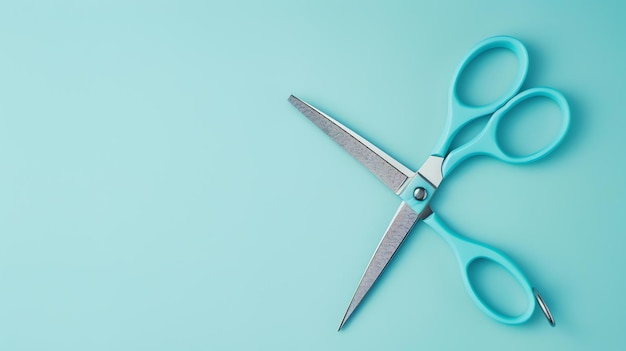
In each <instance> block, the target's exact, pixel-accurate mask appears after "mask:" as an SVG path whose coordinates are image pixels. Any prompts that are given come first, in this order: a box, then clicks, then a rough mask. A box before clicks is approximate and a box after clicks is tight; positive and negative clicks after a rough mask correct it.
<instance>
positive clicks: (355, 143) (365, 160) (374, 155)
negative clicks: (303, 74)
mask: <svg viewBox="0 0 626 351" xmlns="http://www.w3.org/2000/svg"><path fill="white" fill-rule="evenodd" d="M288 101H289V102H290V103H291V104H292V105H293V106H294V107H295V108H297V109H298V110H299V111H300V112H302V114H303V115H305V116H306V117H307V118H308V119H310V120H311V122H313V123H314V124H315V125H316V126H318V127H319V128H320V129H321V130H322V131H324V133H326V134H327V135H328V136H330V137H331V138H332V139H333V140H334V141H336V142H337V144H339V145H340V146H341V147H343V148H344V150H346V151H348V153H350V155H352V157H354V158H355V159H357V160H358V161H359V162H361V164H363V165H364V166H365V167H367V169H369V170H370V171H371V172H372V173H373V174H374V175H375V176H376V177H378V179H380V180H381V181H382V182H383V183H385V185H387V186H388V187H389V188H390V189H391V190H393V192H395V193H396V194H399V192H400V189H402V185H404V183H405V182H406V181H407V179H409V178H411V177H412V176H413V175H414V174H415V173H414V172H412V171H411V170H410V169H408V168H407V167H405V166H404V165H402V164H401V163H400V162H398V161H396V160H395V159H394V158H393V157H391V156H389V155H387V154H386V153H385V152H384V151H382V150H380V149H379V148H377V147H376V146H374V145H373V144H372V143H370V142H369V141H367V140H365V139H364V138H363V137H361V136H360V135H358V134H357V133H355V132H354V131H352V130H350V129H349V128H348V127H346V126H344V125H343V124H341V123H339V122H337V121H336V120H334V119H333V118H331V117H329V116H328V115H326V114H324V113H323V112H321V111H319V110H318V109H316V108H315V107H313V106H311V105H309V104H307V103H306V102H304V101H302V100H300V99H298V98H297V97H295V96H293V95H291V96H290V97H289V99H288Z"/></svg>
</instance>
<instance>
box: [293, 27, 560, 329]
mask: <svg viewBox="0 0 626 351" xmlns="http://www.w3.org/2000/svg"><path fill="white" fill-rule="evenodd" d="M494 48H502V49H506V50H509V51H511V52H513V54H515V56H516V57H517V60H518V70H517V73H516V76H515V79H514V81H513V83H512V84H511V86H510V87H509V89H508V90H507V91H506V92H505V93H504V94H502V96H500V97H499V98H498V99H495V101H493V102H491V103H488V104H486V105H481V106H474V105H471V104H467V103H465V102H464V101H462V100H461V99H460V98H459V94H458V82H459V77H460V76H461V74H462V73H463V71H464V70H465V69H466V68H467V66H468V64H469V63H471V62H472V61H473V60H474V59H475V58H476V57H478V56H479V55H481V54H483V53H484V52H486V51H487V50H490V49H494ZM527 71H528V52H527V51H526V48H525V47H524V45H523V44H522V43H521V42H520V41H519V40H517V39H515V38H513V37H509V36H496V37H491V38H487V39H485V40H483V41H481V42H479V43H478V44H476V46H474V47H473V48H472V49H471V50H470V51H469V53H468V54H467V56H466V57H465V59H464V60H463V61H462V62H461V64H460V65H459V66H458V68H457V71H456V75H455V77H454V79H453V81H452V85H451V89H450V99H449V108H448V117H447V122H446V125H445V127H444V130H443V133H442V135H441V137H440V139H439V142H438V143H437V145H436V146H435V148H434V149H433V151H432V152H431V154H430V156H429V157H428V158H427V159H426V161H425V162H424V163H423V165H422V166H421V167H420V168H419V170H418V171H417V172H413V171H411V170H410V169H409V168H407V167H405V166H404V165H402V164H401V163H400V162H398V161H396V160H395V159H393V158H392V157H391V156H389V155H388V154H386V153H385V152H383V151H382V150H380V149H379V148H377V147H376V146H375V145H373V144H372V143H370V142H368V141H367V140H366V139H365V138H363V137H361V136H360V135H358V134H357V133H355V132H354V131H352V130H350V129H349V128H347V127H346V126H344V125H342V124H341V123H339V122H338V121H336V120H335V119H333V118H331V117H329V116H328V115H326V114H324V113H323V112H321V111H320V110H318V109H316V108H315V107H313V106H311V105H309V104H308V103H306V102H304V101H302V100H300V99H298V98H296V97H295V96H293V95H291V96H290V97H289V99H288V101H289V102H290V103H291V104H292V105H293V106H294V107H296V108H297V109H298V110H299V111H300V112H301V113H302V114H304V115H305V116H306V117H307V118H308V119H309V120H311V121H312V122H313V123H314V124H315V125H317V127H319V128H320V129H322V131H324V132H325V133H326V134H327V135H328V136H330V137H331V138H332V139H333V140H335V141H336V142H337V143H338V144H339V145H340V146H341V147H343V148H344V149H345V150H346V151H347V152H348V153H350V154H351V155H352V156H353V157H354V158H356V159H357V160H358V161H359V162H360V163H362V164H363V165H364V166H365V167H366V168H368V169H369V170H370V171H371V172H372V173H373V174H374V175H375V176H376V177H378V178H379V179H380V180H381V181H382V182H383V183H384V184H385V185H387V187H389V188H390V189H391V190H392V191H393V192H395V193H396V194H397V195H398V196H399V197H400V199H402V203H401V205H400V207H399V208H398V210H397V212H396V214H395V216H394V218H393V219H392V221H391V223H390V224H389V227H388V228H387V230H386V232H385V234H384V236H383V238H382V240H381V241H380V243H379V245H378V247H377V248H376V250H375V252H374V255H373V257H372V259H371V260H370V262H369V264H368V266H367V269H366V270H365V273H364V274H363V277H362V278H361V281H360V282H359V285H358V287H357V289H356V292H355V293H354V296H353V298H352V301H351V302H350V305H349V306H348V309H347V311H346V313H345V315H344V317H343V319H342V321H341V324H340V326H339V330H341V328H342V327H343V326H344V324H345V323H346V321H347V320H348V318H350V316H351V315H352V313H353V312H354V310H355V309H356V308H357V306H358V305H359V303H361V301H362V300H363V298H364V297H365V295H366V294H367V292H368V291H369V290H370V289H371V287H372V286H373V284H374V283H375V282H376V280H377V279H378V277H379V276H380V275H381V274H382V272H383V270H384V269H385V267H386V266H387V264H388V263H389V261H390V260H391V259H392V258H393V256H394V254H395V253H396V251H397V250H398V248H399V247H400V245H401V244H402V242H403V241H404V239H405V238H406V236H407V235H408V234H409V232H410V231H411V229H412V228H413V226H415V224H416V223H417V222H418V221H422V222H424V223H426V224H427V225H428V226H430V227H431V228H432V229H433V230H434V231H435V232H436V233H437V234H439V235H440V236H441V237H442V238H443V239H444V240H445V241H446V242H447V243H448V245H449V246H450V247H451V248H452V250H453V251H454V254H455V255H456V257H457V260H458V263H459V266H460V269H461V275H462V277H463V282H464V285H465V288H466V290H467V293H468V294H469V296H470V297H471V299H472V301H473V302H474V303H475V304H476V306H478V308H479V309H480V310H481V311H482V312H483V313H484V314H486V315H487V316H489V317H491V318H493V319H494V320H496V321H498V322H502V323H505V324H520V323H523V322H526V321H527V320H528V319H529V318H530V317H531V316H532V314H533V312H534V310H535V309H536V307H537V306H539V308H540V309H541V311H542V312H543V314H544V315H545V316H546V318H547V320H548V322H549V323H550V325H551V326H554V325H555V322H554V318H553V317H552V314H551V312H550V310H549V308H548V306H547V305H546V303H545V302H544V300H543V298H542V297H541V295H540V294H539V292H538V291H537V290H536V289H534V288H533V287H532V285H531V284H530V283H529V281H528V279H527V278H526V276H525V275H524V273H523V272H522V271H521V270H520V269H519V267H518V266H517V265H516V264H515V263H514V262H513V261H512V260H511V259H510V258H509V257H507V256H506V255H505V254H504V253H503V252H501V251H499V250H497V249H495V248H493V247H491V246H489V245H487V244H483V243H480V242H478V241H475V240H471V239H468V238H464V237H463V236H461V235H459V234H457V233H456V232H455V231H453V230H452V229H451V228H450V227H448V226H447V225H446V224H445V222H444V221H443V220H442V219H441V217H439V216H438V215H437V214H436V213H434V212H433V209H432V208H431V206H430V201H431V200H432V198H433V197H434V196H435V194H436V192H437V189H438V188H439V187H440V185H441V183H442V182H443V181H444V180H445V179H446V178H447V177H448V176H449V175H450V173H451V172H452V171H453V170H454V169H455V168H456V167H457V166H458V165H459V164H461V163H462V162H464V161H466V160H467V159H469V158H471V157H472V156H478V155H487V156H491V157H494V158H496V159H499V160H501V161H503V162H508V163H512V164H523V163H528V162H531V161H536V160H538V159H541V158H542V157H544V156H546V155H547V154H548V153H549V152H551V151H552V150H554V148H555V147H557V146H558V145H559V143H560V142H561V140H562V139H563V138H564V136H565V134H566V132H567V130H568V127H569V123H570V111H569V105H568V103H567V100H566V99H565V97H563V95H562V94H561V93H559V92H558V91H556V90H554V89H551V88H545V87H544V88H532V89H528V90H525V91H522V92H519V90H520V88H521V86H522V83H523V82H524V80H525V78H526V73H527ZM518 92H519V93H518ZM533 98H547V99H550V100H552V101H553V102H554V103H556V105H557V106H558V107H559V109H560V112H561V117H562V123H561V127H560V129H559V131H558V132H557V134H556V136H555V137H554V139H553V140H551V141H550V142H549V143H548V144H547V145H545V146H543V148H541V149H539V150H537V151H535V152H532V153H530V154H527V155H514V154H511V153H508V152H506V151H505V150H504V149H503V148H502V145H501V143H500V140H499V139H498V135H497V130H498V126H499V125H500V122H501V121H502V120H503V118H505V117H506V116H507V113H508V112H509V111H511V110H512V109H513V108H514V107H515V106H517V105H518V104H520V103H522V102H524V101H527V100H529V99H533ZM483 116H489V117H488V118H489V119H488V122H487V123H486V125H485V126H484V128H483V129H482V130H481V131H480V132H479V133H478V134H477V135H476V136H475V137H474V138H473V139H471V140H470V141H468V142H466V143H465V144H463V145H460V146H458V147H456V148H452V147H451V144H452V140H453V139H454V137H455V136H456V135H457V134H458V133H459V131H460V130H462V129H463V128H464V127H465V126H467V124H468V123H469V122H471V121H473V120H475V119H477V118H480V117H483ZM478 259H486V260H490V261H492V262H494V263H496V264H499V265H500V266H501V267H502V268H504V269H505V271H506V272H508V273H509V274H510V275H511V276H512V277H513V278H514V279H515V280H516V281H517V282H518V283H519V284H520V286H521V287H522V289H523V290H524V294H525V296H526V300H527V306H528V307H527V308H526V310H525V311H524V312H522V313H521V314H519V315H508V314H504V313H501V312H500V311H498V310H496V309H494V308H492V307H491V306H489V304H487V303H486V301H484V300H483V299H482V298H481V297H480V295H479V294H478V293H477V291H476V290H475V289H474V286H473V285H472V281H471V279H470V275H469V274H468V273H469V267H470V265H471V264H472V263H473V262H475V261H476V260H478Z"/></svg>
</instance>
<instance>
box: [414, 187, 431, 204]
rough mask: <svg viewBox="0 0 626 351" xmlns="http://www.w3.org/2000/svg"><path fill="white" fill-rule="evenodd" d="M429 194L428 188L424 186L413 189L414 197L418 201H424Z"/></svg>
mask: <svg viewBox="0 0 626 351" xmlns="http://www.w3.org/2000/svg"><path fill="white" fill-rule="evenodd" d="M427 196H428V193H427V192H426V189H424V188H422V187H421V186H420V187H418V188H415V191H413V197H414V198H415V200H417V201H424V200H425V199H426V197H427Z"/></svg>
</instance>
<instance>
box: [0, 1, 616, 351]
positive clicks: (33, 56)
mask: <svg viewBox="0 0 626 351" xmlns="http://www.w3.org/2000/svg"><path fill="white" fill-rule="evenodd" d="M624 15H625V8H624V6H623V5H622V4H621V3H620V2H618V1H603V2H593V3H592V2H590V1H524V2H508V1H440V2H436V3H435V2H432V1H384V2H383V1H378V2H376V1H342V2H340V3H338V2H336V1H307V2H292V1H271V2H255V1H247V2H244V1H231V2H225V1H219V2H217V1H84V2H80V1H57V2H54V3H53V2H46V1H20V2H15V1H4V2H2V3H1V4H0V349H2V350H7V351H9V350H65V351H69V350H173V349H177V350H227V349H241V350H265V349H267V350H354V349H361V350H375V349H398V350H413V349H421V350H437V349H441V350H501V349H509V350H527V349H532V350H548V349H550V350H589V349H597V350H611V349H622V348H624V347H625V346H626V336H625V334H624V332H623V330H624V327H625V323H624V315H625V313H626V303H625V302H624V295H625V294H626V283H625V281H624V279H623V277H624V273H623V268H624V267H626V256H625V255H624V245H625V244H626V240H625V239H624V235H623V234H624V233H623V225H622V223H623V222H622V219H623V210H624V208H625V206H624V200H623V199H624V198H626V187H625V186H624V183H623V182H624V176H625V174H624V173H625V171H626V167H624V156H623V152H624V149H625V147H626V141H625V139H624V130H625V128H626V118H624V116H623V107H624V81H625V78H626V71H625V70H624V69H623V63H624V62H626V50H625V49H624V45H623V40H624V38H625V36H626V22H625V21H624V20H623V18H624ZM499 34H508V35H513V36H516V37H518V38H519V39H521V40H522V41H523V42H524V43H525V44H526V45H527V47H528V50H529V54H530V60H531V61H530V71H529V76H528V79H527V82H526V84H525V86H524V87H525V88H529V87H534V86H540V85H548V86H552V87H554V88H556V89H558V90H560V91H562V92H563V93H564V94H565V95H566V97H567V98H568V100H569V102H570V105H571V109H572V126H571V132H570V133H569V135H568V136H567V138H566V140H565V142H564V143H563V145H561V147H560V148H559V149H558V150H557V151H556V152H555V153H553V154H552V155H550V156H549V157H548V158H547V159H546V160H545V161H541V162H539V163H534V164H532V165H528V166H511V165H507V164H503V163H500V162H496V161H494V160H490V159H478V160H473V161H475V162H471V163H470V162H467V164H466V165H464V166H461V167H460V168H459V169H457V171H455V173H454V175H453V176H452V177H451V178H450V179H449V180H448V181H447V183H446V185H445V187H442V189H441V191H440V193H439V195H438V197H437V199H436V201H435V203H434V204H433V207H434V208H436V209H437V211H438V212H439V213H440V214H441V215H442V216H443V217H444V218H445V219H446V221H447V222H448V223H449V224H450V225H451V226H452V227H454V228H456V229H458V230H459V231H460V232H462V233H463V234H466V235H468V236H470V237H472V238H474V239H478V240H481V241H485V242H488V243H490V244H492V245H494V246H496V247H499V248H501V249H502V250H504V251H506V252H507V253H509V254H510V256H511V257H512V258H513V259H514V260H515V261H516V262H518V264H519V265H520V266H521V267H522V269H523V270H524V271H525V272H526V274H527V275H528V277H529V279H531V281H532V282H533V283H534V285H535V286H537V287H538V288H539V290H540V291H541V292H542V294H543V295H544V297H545V298H546V300H547V302H548V303H549V304H550V306H551V308H552V310H553V313H554V315H555V318H556V321H557V327H556V328H554V329H553V328H550V327H549V326H548V325H547V324H546V322H545V321H544V320H543V317H542V316H541V315H540V314H539V313H538V312H536V313H535V315H534V317H533V318H532V319H531V321H530V322H529V323H527V324H524V325H522V326H516V327H511V326H506V325H502V324H499V323H496V322H494V321H492V320H490V319H489V318H487V317H485V316H484V315H482V314H481V313H480V312H479V310H478V309H477V308H476V307H475V306H474V305H473V304H472V303H471V301H470V299H469V298H468V296H467V295H466V293H465V290H464V289H463V286H462V281H461V279H460V277H459V271H458V268H457V265H456V262H455V259H454V257H453V255H452V253H451V251H450V250H449V248H448V247H447V246H446V245H445V243H444V242H443V240H441V239H440V238H438V237H437V236H436V235H434V233H433V232H431V231H430V230H429V229H428V228H426V227H425V226H419V227H418V228H416V229H415V230H414V232H413V233H412V235H411V236H410V238H409V239H407V242H406V243H405V245H404V246H403V248H402V250H401V251H400V252H399V253H398V255H397V257H396V258H395V259H394V262H393V263H392V264H391V265H390V267H389V270H388V271H387V272H386V274H385V275H384V277H383V278H382V280H381V281H380V283H381V284H379V285H378V286H377V287H376V288H375V289H374V291H373V292H372V294H371V296H369V298H368V299H367V300H366V301H365V303H364V304H363V306H362V308H361V309H360V310H359V311H358V312H357V313H356V314H355V315H354V316H353V320H351V322H350V323H349V324H348V325H347V326H346V329H345V330H344V331H342V332H341V333H337V332H336V327H337V325H338V324H339V321H340V320H341V317H342V316H343V312H344V310H345V308H346V307H347V304H348V302H349V299H350V297H351V296H352V293H353V291H354V288H355V287H356V284H357V282H358V279H359V278H360V276H361V274H362V271H363V269H364V268H365V266H366V264H367V262H368V260H369V258H370V256H371V254H372V252H373V249H374V248H375V246H376V244H377V243H378V241H379V239H380V236H381V235H382V233H383V231H384V229H385V228H386V226H387V224H388V222H389V220H390V218H391V217H392V216H393V214H394V212H395V210H396V207H397V206H398V203H399V202H398V199H397V198H396V197H395V195H394V194H392V193H391V192H390V191H388V190H387V189H386V188H385V187H384V185H382V184H381V183H379V182H378V180H377V179H376V178H375V177H373V176H371V175H370V174H369V173H368V172H367V171H366V170H364V169H363V168H362V167H361V166H360V165H359V164H358V163H356V162H355V161H353V160H352V159H351V157H350V156H349V155H347V154H346V153H345V152H343V151H342V150H341V149H340V148H339V147H337V146H336V145H335V144H334V143H332V142H331V141H329V140H328V137H327V136H325V135H324V134H323V133H321V132H320V131H319V130H317V128H315V127H314V126H313V125H312V124H311V123H310V122H308V121H307V120H306V119H304V118H303V117H302V116H301V115H300V114H299V113H298V112H297V111H296V110H295V109H293V107H291V106H290V105H289V104H288V103H287V101H286V99H287V97H288V96H289V94H295V95H298V96H299V97H301V98H303V99H306V100H308V101H309V102H311V103H313V104H315V105H316V106H318V107H320V108H322V109H324V110H325V111H326V112H328V113H329V114H331V115H333V116H335V117H336V118H338V119H340V120H341V121H343V122H345V123H346V124H347V125H349V126H351V127H353V128H354V129H355V130H357V131H358V132H359V133H361V134H362V135H364V136H365V137H367V138H368V139H370V140H371V141H372V142H374V143H376V144H377V145H378V146H379V147H381V148H382V149H384V150H386V151H387V152H389V153H390V154H391V155H393V156H394V157H396V158H398V159H399V160H400V161H402V162H403V163H405V164H406V165H407V166H409V167H410V168H416V167H418V166H419V164H420V163H421V162H422V161H423V160H424V159H425V157H426V156H427V155H428V153H429V151H430V150H431V148H432V146H433V145H434V143H435V142H436V141H437V138H438V136H439V133H440V131H441V129H442V128H443V124H444V121H445V116H446V110H447V96H448V87H449V83H450V81H451V79H452V75H453V72H454V69H455V68H456V66H457V64H458V62H459V61H460V60H461V58H462V57H464V55H465V53H466V52H467V50H468V49H469V48H470V47H472V46H473V45H474V44H475V43H476V42H478V41H479V40H481V39H483V38H485V37H489V36H492V35H499ZM484 89H485V90H489V89H491V86H490V85H486V86H485V87H484ZM548 129H549V128H548ZM528 133H530V132H528ZM533 133H537V135H544V134H545V133H544V131H543V129H541V130H539V131H536V132H533ZM546 133H547V132H546ZM499 280H500V278H499V276H497V275H496V276H495V278H494V283H493V284H492V289H494V290H492V293H494V294H495V295H498V293H503V294H505V295H509V290H508V288H506V286H507V285H506V283H503V284H502V285H499V284H498V283H499ZM503 282H504V280H503ZM501 286H502V287H501ZM513 295H514V294H513Z"/></svg>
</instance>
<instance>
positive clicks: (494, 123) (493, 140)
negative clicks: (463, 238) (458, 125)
mask: <svg viewBox="0 0 626 351" xmlns="http://www.w3.org/2000/svg"><path fill="white" fill-rule="evenodd" d="M536 97H545V98H549V99H551V100H553V101H554V102H555V103H556V104H557V105H558V107H559V108H560V110H561V117H562V123H561V128H560V130H559V131H558V133H557V135H556V136H555V137H554V139H552V141H551V142H550V143H549V144H547V145H545V146H544V147H543V148H541V149H540V150H538V151H536V152H534V153H531V154H529V155H523V156H514V155H510V154H507V153H506V152H505V151H504V150H503V149H502V147H501V145H500V143H499V142H498V136H497V132H498V126H499V125H500V122H501V121H502V119H503V118H505V117H506V115H507V113H508V112H509V111H511V109H513V108H514V107H515V106H516V105H518V104H519V103H521V102H523V101H526V100H528V99H532V98H536ZM569 124H570V110H569V105H568V104H567V100H566V99H565V97H564V96H563V95H562V94H561V93H559V92H558V91H556V90H554V89H551V88H533V89H528V90H526V91H523V92H521V93H520V94H518V95H516V96H515V97H514V98H513V99H511V100H509V102H507V103H506V105H504V106H503V107H502V108H500V109H499V110H497V111H496V112H495V113H494V114H493V115H492V116H491V118H490V119H489V121H488V122H487V125H486V126H485V127H484V128H483V130H482V131H481V132H480V133H479V134H478V135H477V136H476V137H474V139H472V140H470V141H469V142H467V143H466V144H464V145H462V146H460V147H459V148H457V149H454V150H452V151H451V152H450V154H449V155H448V156H447V157H446V159H445V161H444V163H443V166H442V173H443V176H444V177H446V176H447V175H448V174H449V173H450V172H451V171H452V170H453V169H454V168H455V167H456V166H458V165H459V164H460V163H461V162H463V161H464V160H466V159H467V158H469V157H472V156H477V155H488V156H492V157H495V158H497V159H499V160H501V161H504V162H508V163H528V162H531V161H535V160H538V159H540V158H542V157H544V156H546V155H547V154H548V153H550V152H551V151H552V150H554V148H555V147H557V146H558V145H559V144H560V143H561V141H562V140H563V138H564V137H565V134H566V133H567V130H568V128H569Z"/></svg>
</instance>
